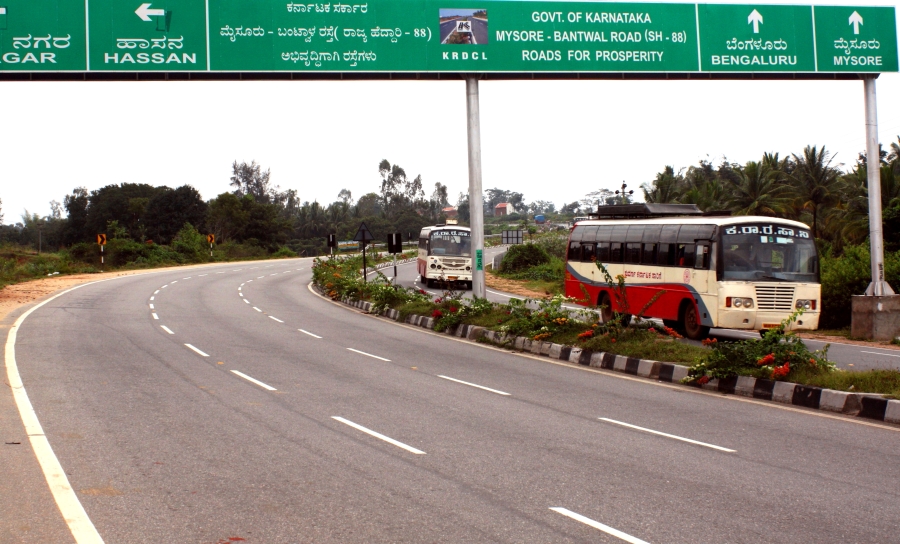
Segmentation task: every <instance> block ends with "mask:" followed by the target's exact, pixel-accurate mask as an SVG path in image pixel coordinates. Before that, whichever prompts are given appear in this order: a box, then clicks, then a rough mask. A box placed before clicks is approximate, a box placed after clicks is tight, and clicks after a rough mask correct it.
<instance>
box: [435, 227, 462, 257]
mask: <svg viewBox="0 0 900 544" xmlns="http://www.w3.org/2000/svg"><path fill="white" fill-rule="evenodd" d="M471 240H472V239H471V236H470V234H469V231H465V230H454V229H445V230H436V231H433V232H432V233H431V247H430V248H429V250H428V254H429V255H435V256H441V255H449V256H454V257H471V256H472V242H471Z"/></svg>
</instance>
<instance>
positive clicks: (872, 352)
mask: <svg viewBox="0 0 900 544" xmlns="http://www.w3.org/2000/svg"><path fill="white" fill-rule="evenodd" d="M859 352H860V353H869V354H872V355H884V356H885V357H900V355H891V354H890V353H878V352H877V351H862V350H860V351H859Z"/></svg>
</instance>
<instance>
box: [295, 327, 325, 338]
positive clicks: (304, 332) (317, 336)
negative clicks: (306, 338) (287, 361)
mask: <svg viewBox="0 0 900 544" xmlns="http://www.w3.org/2000/svg"><path fill="white" fill-rule="evenodd" d="M297 330H298V331H300V332H302V333H303V334H308V335H310V336H312V337H313V338H322V337H321V336H319V335H318V334H313V333H311V332H309V331H305V330H303V329H297Z"/></svg>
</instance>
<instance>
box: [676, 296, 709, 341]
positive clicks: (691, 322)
mask: <svg viewBox="0 0 900 544" xmlns="http://www.w3.org/2000/svg"><path fill="white" fill-rule="evenodd" d="M681 323H682V326H683V327H684V335H685V336H687V337H688V338H690V339H691V340H703V339H704V338H706V337H707V336H709V327H706V326H704V325H702V324H701V323H700V315H699V314H698V313H697V306H695V305H693V304H691V303H687V304H685V305H684V311H683V312H682V319H681Z"/></svg>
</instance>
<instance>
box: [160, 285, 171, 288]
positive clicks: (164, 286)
mask: <svg viewBox="0 0 900 544" xmlns="http://www.w3.org/2000/svg"><path fill="white" fill-rule="evenodd" d="M168 286H169V285H168V284H166V285H163V286H162V287H160V289H165V288H166V287H168Z"/></svg>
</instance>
